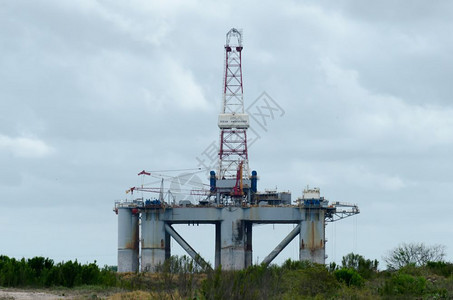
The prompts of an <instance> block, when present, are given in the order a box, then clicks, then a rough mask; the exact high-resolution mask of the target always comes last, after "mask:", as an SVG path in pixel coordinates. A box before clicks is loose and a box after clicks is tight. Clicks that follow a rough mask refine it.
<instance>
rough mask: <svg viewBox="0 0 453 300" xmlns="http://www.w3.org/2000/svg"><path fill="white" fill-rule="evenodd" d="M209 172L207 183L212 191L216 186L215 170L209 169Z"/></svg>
mask: <svg viewBox="0 0 453 300" xmlns="http://www.w3.org/2000/svg"><path fill="white" fill-rule="evenodd" d="M209 174H210V177H209V185H210V187H211V193H213V192H215V188H216V179H215V172H214V171H211V172H210V173H209Z"/></svg>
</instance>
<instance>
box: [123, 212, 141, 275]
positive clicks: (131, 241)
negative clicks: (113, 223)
mask: <svg viewBox="0 0 453 300" xmlns="http://www.w3.org/2000/svg"><path fill="white" fill-rule="evenodd" d="M138 257H139V227H138V210H137V209H135V208H130V207H119V208H118V272H137V271H138V265H139V262H138Z"/></svg>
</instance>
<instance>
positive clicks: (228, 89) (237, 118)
mask: <svg viewBox="0 0 453 300" xmlns="http://www.w3.org/2000/svg"><path fill="white" fill-rule="evenodd" d="M242 49H243V46H242V34H241V32H240V31H238V30H237V29H235V28H233V29H231V30H230V31H229V32H228V33H227V35H226V44H225V74H224V84H223V99H222V109H221V112H220V115H219V128H220V151H219V168H218V172H219V173H218V176H217V178H218V179H235V178H236V174H237V170H238V169H239V165H240V164H241V163H242V174H243V176H244V178H245V179H248V178H249V176H250V172H249V163H248V153H247V128H248V127H249V116H248V115H247V114H246V113H245V112H244V97H243V85H242V57H241V56H242Z"/></svg>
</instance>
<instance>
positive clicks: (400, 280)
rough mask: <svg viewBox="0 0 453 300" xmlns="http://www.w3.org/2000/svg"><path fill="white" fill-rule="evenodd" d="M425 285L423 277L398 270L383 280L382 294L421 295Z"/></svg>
mask: <svg viewBox="0 0 453 300" xmlns="http://www.w3.org/2000/svg"><path fill="white" fill-rule="evenodd" d="M426 287H427V283H426V279H425V278H423V277H421V276H412V275H409V274H405V273H401V272H398V273H395V274H393V275H392V276H391V277H390V278H389V279H387V280H386V281H385V284H384V288H383V294H384V295H411V296H422V295H423V294H424V293H425V291H426Z"/></svg>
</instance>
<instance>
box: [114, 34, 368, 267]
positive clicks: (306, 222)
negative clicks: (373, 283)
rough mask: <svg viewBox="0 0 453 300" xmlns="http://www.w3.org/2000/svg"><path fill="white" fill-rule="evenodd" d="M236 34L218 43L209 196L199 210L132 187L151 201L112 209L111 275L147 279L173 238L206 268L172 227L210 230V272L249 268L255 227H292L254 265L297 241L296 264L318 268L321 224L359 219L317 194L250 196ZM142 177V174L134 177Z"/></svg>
mask: <svg viewBox="0 0 453 300" xmlns="http://www.w3.org/2000/svg"><path fill="white" fill-rule="evenodd" d="M242 50H243V46H242V33H241V32H240V31H239V30H237V29H234V28H233V29H231V30H230V31H229V32H228V33H227V36H226V45H225V70H224V71H225V72H224V90H223V99H222V109H221V113H220V115H219V120H218V121H219V122H218V126H219V129H220V145H219V153H218V155H219V156H218V158H219V159H218V169H217V173H216V172H215V171H211V172H210V178H209V189H206V190H202V191H200V190H197V193H198V194H200V193H201V194H204V195H205V197H204V198H203V200H202V201H199V203H187V202H184V201H183V202H181V203H175V201H165V199H164V198H163V186H162V185H161V188H160V189H157V188H155V189H145V188H143V187H133V188H131V189H130V190H129V191H140V190H142V191H153V192H158V193H159V198H158V199H154V200H145V201H144V200H143V198H139V199H136V200H131V201H127V200H126V201H118V202H115V207H114V211H115V212H116V213H117V214H118V272H138V271H139V270H141V271H143V272H154V271H155V270H156V268H157V267H158V266H159V265H160V264H162V263H164V261H165V260H166V259H168V258H169V257H170V255H171V249H170V239H171V238H173V239H174V240H175V241H176V242H177V243H178V244H179V245H181V247H182V248H183V249H184V250H185V251H186V252H187V253H188V254H189V255H190V256H191V257H192V258H193V259H194V260H195V261H196V262H197V263H198V264H199V265H201V266H202V267H210V266H209V264H208V263H207V262H206V261H205V260H204V259H203V258H202V257H201V256H200V255H199V254H198V253H197V251H196V250H195V249H194V248H192V246H191V245H189V244H188V243H187V242H186V241H185V240H184V238H183V237H181V236H180V235H179V234H178V232H177V231H176V230H175V229H174V228H173V226H172V225H173V224H212V225H213V226H215V238H214V242H215V262H214V263H215V265H214V267H215V268H218V267H219V266H221V267H222V269H223V270H240V269H244V268H246V267H248V266H250V265H252V254H253V252H252V236H253V234H252V233H253V225H255V224H296V226H295V227H294V229H293V230H292V231H291V232H289V233H288V235H287V236H286V237H284V238H283V239H282V241H281V243H280V244H278V245H276V247H275V249H274V250H273V251H272V252H271V253H269V255H268V256H267V257H266V258H265V259H264V260H263V261H262V262H261V263H263V264H269V263H271V262H272V260H273V259H274V258H275V257H276V256H277V255H278V254H279V253H280V252H281V251H282V250H283V249H284V248H285V247H286V246H287V245H288V244H289V243H290V242H291V241H292V240H293V239H294V238H295V237H296V236H299V246H300V252H299V259H300V260H309V261H312V262H316V263H321V264H324V263H325V259H326V255H325V243H326V239H325V226H326V222H333V221H337V220H340V219H343V218H346V217H349V216H352V215H355V214H358V213H359V209H358V207H357V205H354V204H346V203H340V202H334V203H329V201H327V200H326V199H324V197H321V195H320V190H319V188H308V187H307V188H306V189H305V190H304V192H303V195H302V197H300V198H298V199H297V200H296V201H291V193H289V192H277V191H265V192H259V191H258V189H257V181H258V174H257V172H256V171H252V172H251V173H250V171H249V160H248V152H247V129H248V127H249V117H248V115H247V114H246V113H245V112H244V100H243V85H242ZM144 174H145V175H148V174H150V173H148V172H146V171H142V172H140V173H139V175H144Z"/></svg>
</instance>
